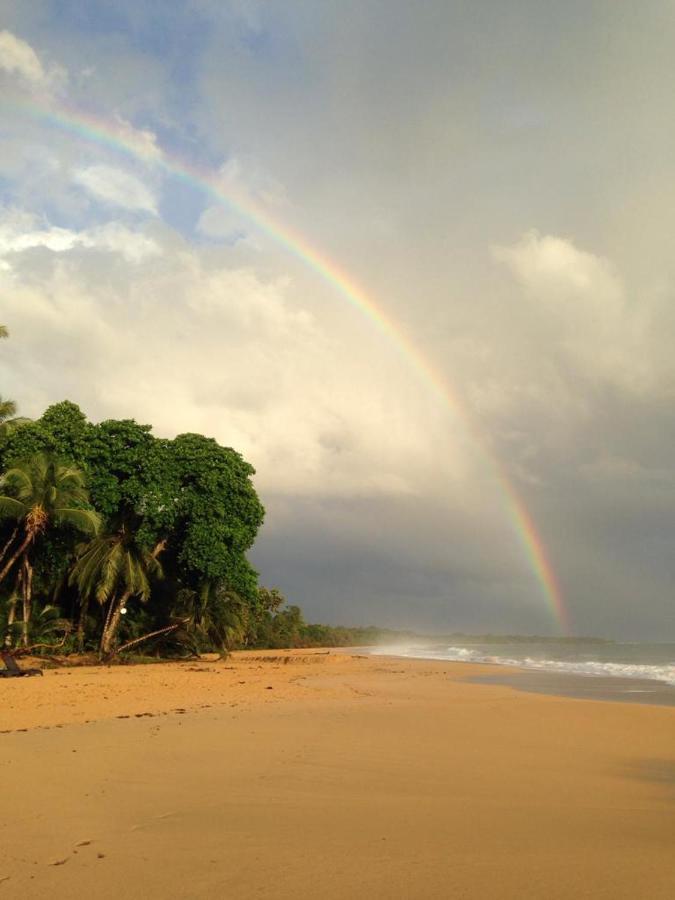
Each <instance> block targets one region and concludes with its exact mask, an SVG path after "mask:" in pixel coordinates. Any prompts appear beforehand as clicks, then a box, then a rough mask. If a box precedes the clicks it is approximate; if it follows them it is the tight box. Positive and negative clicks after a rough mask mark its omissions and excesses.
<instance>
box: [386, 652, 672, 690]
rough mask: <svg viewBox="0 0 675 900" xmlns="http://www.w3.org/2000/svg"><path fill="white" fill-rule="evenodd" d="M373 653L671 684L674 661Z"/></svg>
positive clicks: (443, 653)
mask: <svg viewBox="0 0 675 900" xmlns="http://www.w3.org/2000/svg"><path fill="white" fill-rule="evenodd" d="M373 653H374V654H376V655H385V656H403V657H408V658H410V659H437V660H446V661H448V662H468V663H488V664H489V665H493V666H516V667H517V668H520V669H535V670H537V671H540V672H560V673H563V674H568V675H588V676H595V677H610V678H639V679H644V680H647V681H660V682H663V683H665V684H671V685H674V686H675V663H669V664H666V665H658V666H657V665H647V664H644V663H622V662H607V661H602V660H557V659H536V658H534V657H531V656H525V657H522V658H520V659H512V658H509V657H504V656H493V655H489V654H486V653H484V652H481V651H479V650H470V649H469V648H467V647H446V648H445V649H442V650H440V649H432V648H422V647H380V648H378V649H377V650H374V651H373Z"/></svg>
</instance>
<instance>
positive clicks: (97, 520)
mask: <svg viewBox="0 0 675 900" xmlns="http://www.w3.org/2000/svg"><path fill="white" fill-rule="evenodd" d="M54 518H55V519H56V521H57V522H61V523H63V524H64V525H72V526H73V527H74V528H77V529H78V530H79V531H84V532H85V534H96V533H97V532H98V530H99V528H100V527H101V517H100V515H99V514H98V513H97V512H95V510H93V509H72V508H68V507H66V508H60V509H55V510H54Z"/></svg>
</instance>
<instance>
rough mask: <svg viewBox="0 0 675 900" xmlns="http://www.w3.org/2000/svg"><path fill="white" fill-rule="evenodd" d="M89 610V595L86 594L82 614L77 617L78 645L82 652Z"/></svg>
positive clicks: (81, 606) (81, 608)
mask: <svg viewBox="0 0 675 900" xmlns="http://www.w3.org/2000/svg"><path fill="white" fill-rule="evenodd" d="M88 612H89V595H88V594H85V595H84V597H83V598H82V600H81V602H80V615H79V616H78V619H77V647H78V649H79V651H80V652H82V650H83V648H84V626H85V624H86V621H87V613H88Z"/></svg>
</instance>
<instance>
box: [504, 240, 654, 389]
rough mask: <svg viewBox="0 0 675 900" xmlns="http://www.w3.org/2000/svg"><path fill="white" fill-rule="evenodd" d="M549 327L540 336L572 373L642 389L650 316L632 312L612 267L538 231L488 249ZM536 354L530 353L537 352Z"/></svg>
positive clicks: (649, 381) (650, 373)
mask: <svg viewBox="0 0 675 900" xmlns="http://www.w3.org/2000/svg"><path fill="white" fill-rule="evenodd" d="M492 252H493V256H494V258H495V259H496V260H498V261H499V262H501V263H504V264H505V265H506V266H507V267H508V268H509V269H510V271H511V272H512V273H513V275H514V276H515V277H516V279H517V281H518V283H519V284H520V285H521V286H522V288H523V289H524V291H525V295H526V297H527V298H528V301H529V302H531V303H534V304H535V306H534V307H533V309H532V312H533V315H534V316H535V317H541V316H542V315H543V316H544V319H543V320H541V321H540V328H541V327H542V325H545V324H546V322H548V325H549V332H548V335H546V337H547V339H548V340H549V341H550V342H551V344H552V346H556V345H557V346H558V347H559V348H560V349H561V350H562V352H563V353H564V354H565V356H566V357H567V359H568V360H569V362H571V363H572V364H573V365H574V366H575V367H576V368H577V370H578V371H579V372H580V373H582V374H585V375H586V376H588V377H591V378H593V379H599V380H606V381H610V382H613V383H615V384H616V385H618V386H620V387H622V388H628V389H631V390H636V391H644V390H648V389H649V388H650V387H651V386H652V385H653V383H654V378H655V375H656V373H655V372H654V369H653V366H652V364H651V361H650V358H649V352H648V326H649V321H648V320H649V312H650V311H649V310H648V309H646V308H645V307H644V306H641V307H640V308H639V309H638V308H636V307H634V306H633V305H631V303H630V302H629V300H628V297H627V295H626V289H625V287H624V284H623V282H622V281H621V279H620V278H619V276H618V274H617V273H616V271H615V270H614V267H613V266H612V265H611V263H610V262H609V261H608V260H606V259H602V258H601V257H599V256H595V255H594V254H592V253H588V252H587V251H584V250H580V249H579V248H578V247H576V246H575V245H574V244H573V243H572V241H570V240H567V239H565V238H560V237H556V236H552V235H545V236H540V235H539V234H537V232H534V231H533V232H529V233H528V234H525V235H524V236H523V237H522V238H521V239H520V240H519V241H518V242H517V243H515V244H513V245H511V246H501V247H494V248H493V251H492ZM536 349H537V348H533V351H534V352H535V353H536Z"/></svg>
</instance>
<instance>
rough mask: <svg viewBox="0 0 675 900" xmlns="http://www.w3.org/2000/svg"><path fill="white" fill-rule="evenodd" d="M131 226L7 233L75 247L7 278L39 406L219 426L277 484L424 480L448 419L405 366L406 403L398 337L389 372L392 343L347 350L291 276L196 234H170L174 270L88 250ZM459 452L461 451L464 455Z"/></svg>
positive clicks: (166, 259)
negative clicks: (196, 243)
mask: <svg viewBox="0 0 675 900" xmlns="http://www.w3.org/2000/svg"><path fill="white" fill-rule="evenodd" d="M120 235H124V240H126V237H127V236H126V233H123V232H121V231H120V232H117V233H115V232H114V231H112V229H111V228H108V229H107V230H99V231H97V232H95V233H93V232H87V236H86V238H85V237H83V236H81V237H80V238H79V239H77V238H76V237H75V236H74V235H73V234H72V233H69V232H68V233H64V230H53V231H51V232H50V231H48V230H44V231H43V232H42V233H40V232H39V231H31V232H26V233H25V236H24V238H23V240H22V241H19V240H18V238H15V239H14V240H11V236H10V238H9V239H8V237H7V234H6V233H5V235H4V249H5V251H7V250H11V249H12V247H14V248H16V247H17V245H20V246H21V247H22V248H27V247H28V246H31V247H34V246H51V247H58V248H60V249H64V248H66V247H69V252H68V253H61V254H55V256H54V259H53V261H52V262H51V263H50V262H49V260H48V261H47V263H45V262H44V261H42V263H41V265H40V266H39V267H37V266H31V267H30V270H28V268H27V267H24V268H20V267H19V266H17V267H16V270H15V272H14V273H13V274H10V275H5V274H3V273H2V272H1V271H0V284H1V283H2V281H3V279H6V283H7V285H8V286H9V285H10V284H11V290H7V291H6V292H5V296H6V297H7V301H6V303H4V304H3V316H4V318H5V320H6V321H7V322H8V323H9V324H10V325H11V329H12V338H13V340H12V343H11V347H10V346H9V345H8V353H5V355H4V357H3V358H5V359H7V358H8V354H11V353H12V352H13V351H14V350H15V349H16V348H18V347H20V348H21V353H18V352H17V353H16V355H15V356H14V357H12V360H11V365H9V366H8V367H7V369H6V371H5V373H4V374H3V378H5V381H8V383H7V390H8V391H9V392H10V393H11V394H12V396H16V397H17V398H18V399H19V400H20V402H21V407H22V409H23V410H24V411H25V412H26V413H27V414H35V413H38V412H39V411H40V407H41V406H45V405H46V404H47V403H49V402H53V401H56V400H58V399H61V398H63V397H64V396H68V397H70V398H71V399H73V400H75V401H77V402H79V403H81V405H82V406H83V408H84V409H85V410H86V411H87V413H88V414H89V415H91V416H92V417H94V418H105V417H111V416H112V417H127V416H134V417H135V418H137V419H138V420H139V421H149V422H152V423H153V425H154V426H155V428H156V430H157V432H158V433H160V434H175V433H176V432H177V431H188V430H189V431H198V432H201V433H205V434H212V435H214V436H215V437H216V438H218V439H219V440H220V441H221V442H222V443H224V444H226V445H229V446H233V447H236V448H237V449H238V450H240V451H241V452H242V453H243V454H244V455H245V456H246V458H248V459H250V460H251V461H252V462H253V463H254V465H255V466H256V468H257V470H258V476H257V479H256V480H257V484H258V485H259V486H260V487H261V489H263V490H264V491H265V492H274V493H281V494H288V495H294V494H295V495H309V496H311V495H319V496H330V495H338V496H346V495H354V494H359V495H366V496H367V495H372V494H387V495H391V494H402V493H410V492H415V491H417V490H418V489H419V485H420V479H422V481H423V480H424V478H425V477H426V473H428V472H430V471H431V456H432V454H433V452H434V446H435V444H434V439H433V435H434V432H435V429H436V428H437V425H436V422H435V420H434V419H430V420H429V421H425V412H424V410H425V409H426V406H425V401H424V399H422V402H420V397H419V393H417V394H415V392H414V391H413V392H412V393H410V386H409V385H406V383H405V382H406V375H405V372H401V369H400V365H399V364H398V362H396V363H395V368H394V370H393V371H394V372H397V373H398V377H399V378H402V379H403V380H402V382H401V386H400V390H399V391H397V402H396V403H395V404H392V403H391V398H390V397H389V393H390V391H391V389H392V383H393V379H392V377H388V376H387V374H386V372H387V365H388V363H387V353H386V348H385V353H384V355H383V357H382V373H383V374H382V379H381V380H380V378H378V377H374V373H373V371H372V365H373V354H375V355H377V348H375V349H374V350H373V349H371V351H370V353H368V354H367V356H366V355H365V354H363V355H362V354H354V357H355V358H354V359H353V360H351V359H350V358H349V357H345V354H344V347H343V344H342V342H341V340H339V339H338V338H337V337H336V336H334V335H333V334H332V333H330V332H328V331H327V330H325V329H324V328H323V327H322V326H321V325H320V324H319V322H318V321H317V320H316V319H315V317H314V316H313V315H312V314H311V313H310V312H309V310H308V308H307V306H306V304H305V303H303V302H302V300H301V298H300V297H299V296H298V295H297V294H296V292H295V287H294V285H293V283H292V282H290V281H289V280H288V279H275V280H271V281H264V280H262V279H261V278H260V277H259V276H258V275H257V274H256V273H255V272H254V271H252V270H250V269H242V268H237V269H230V268H225V267H223V266H222V265H215V266H213V265H206V264H205V262H204V261H203V260H202V259H200V257H199V256H198V255H197V254H196V253H195V252H194V251H191V250H189V249H187V248H186V247H185V246H184V245H182V244H178V245H173V244H172V246H171V247H169V246H165V247H164V248H163V250H164V254H163V259H162V265H161V266H159V267H158V266H157V265H156V263H155V262H154V261H153V260H152V259H151V258H146V259H143V260H140V261H139V264H138V267H136V268H134V269H133V270H131V269H129V267H125V266H119V265H117V264H116V261H115V256H114V254H110V256H109V257H100V256H99V257H96V258H93V257H91V258H90V257H89V256H88V246H89V242H91V244H92V245H93V246H96V247H101V246H105V245H106V242H107V246H108V247H111V246H112V245H113V244H114V243H115V240H117V239H119V240H122V238H121V237H120ZM167 239H168V238H167ZM78 240H79V243H78ZM118 250H119V248H118ZM122 251H123V252H124V253H125V256H126V257H127V258H128V256H129V253H128V250H127V249H126V248H124V247H123V248H122ZM8 258H10V259H11V257H8ZM10 278H11V279H12V280H11V281H10V280H9V279H10ZM56 346H58V348H59V349H58V351H55V350H54V348H55V347H56ZM49 348H51V349H49ZM55 352H56V355H57V357H58V359H56V358H55ZM61 356H62V357H63V360H64V363H63V365H60V364H59V359H60V358H61ZM65 360H67V364H66V363H65ZM1 362H2V361H1V360H0V363H1ZM392 365H393V364H392ZM28 369H30V377H28ZM22 383H30V386H31V388H30V389H31V392H32V393H31V394H30V396H28V397H26V394H25V388H22V386H21V385H22ZM408 394H410V399H408ZM31 404H32V405H31ZM29 406H30V408H29ZM437 412H438V410H437V408H436V409H435V413H436V418H437ZM384 434H386V435H387V438H386V440H383V435H384ZM455 455H456V453H455V451H454V450H453V448H452V447H448V448H447V453H446V459H447V460H448V461H449V462H448V465H450V464H451V463H450V461H451V460H452V459H453V457H454V456H455ZM445 483H446V484H447V483H449V478H446V479H445Z"/></svg>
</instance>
